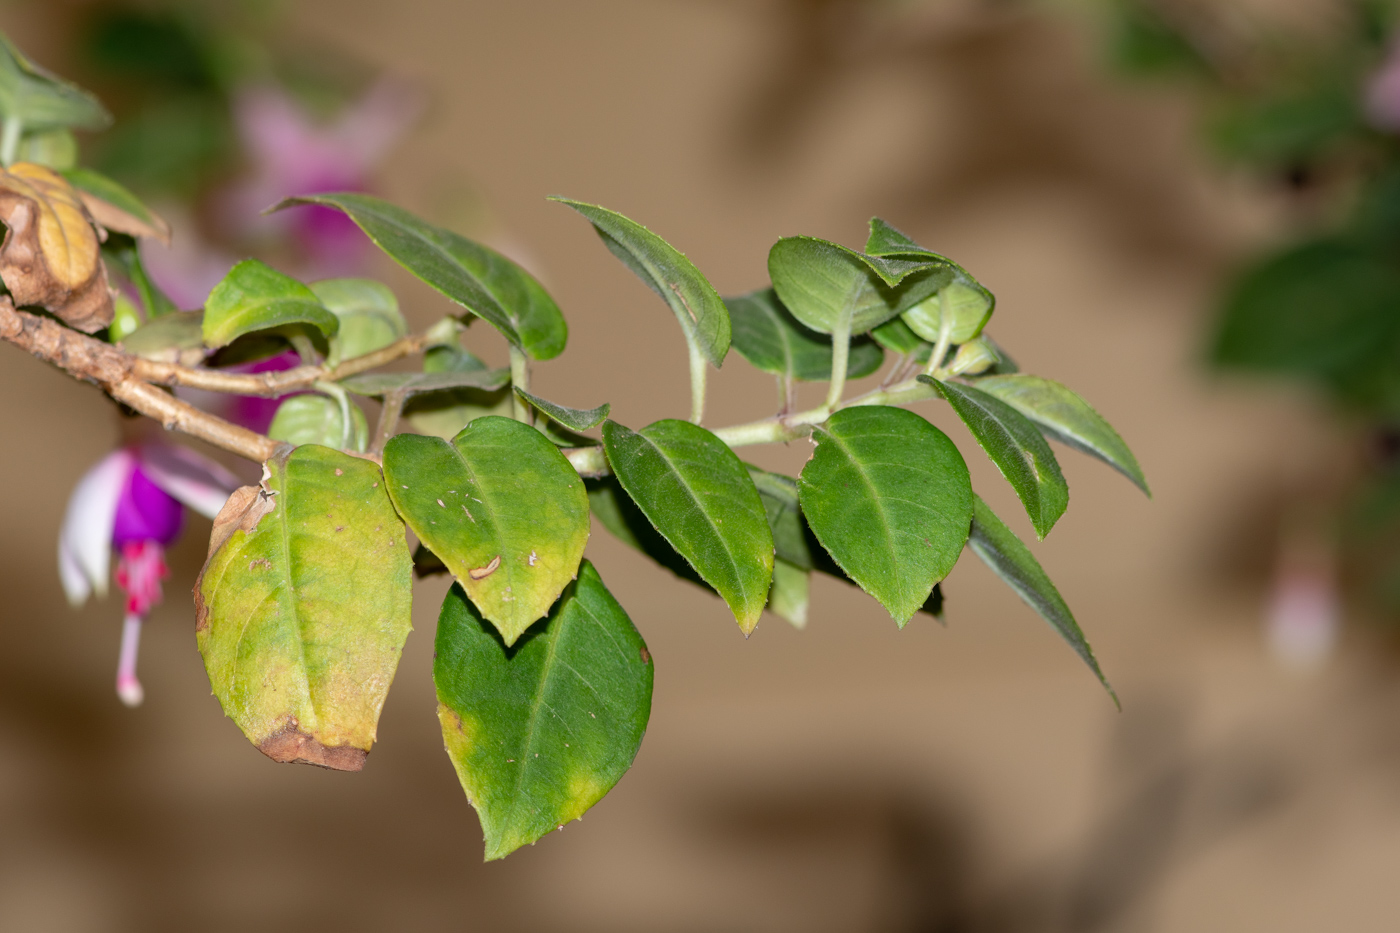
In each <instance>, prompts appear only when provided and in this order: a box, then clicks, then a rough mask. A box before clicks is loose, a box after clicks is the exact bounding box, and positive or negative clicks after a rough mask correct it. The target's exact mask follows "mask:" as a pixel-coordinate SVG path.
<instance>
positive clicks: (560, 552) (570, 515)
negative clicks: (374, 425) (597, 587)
mask: <svg viewBox="0 0 1400 933" xmlns="http://www.w3.org/2000/svg"><path fill="white" fill-rule="evenodd" d="M384 476H385V479H386V480H387V481H388V484H389V494H390V495H391V496H392V497H393V500H394V505H395V506H396V507H397V508H398V510H399V514H400V515H402V516H403V517H404V520H405V521H406V522H408V526H409V527H410V528H412V529H413V532H414V534H416V535H418V537H419V538H420V539H421V540H422V541H423V543H424V544H426V545H427V546H428V548H429V549H430V550H431V551H432V552H433V553H434V554H436V555H437V556H438V557H439V558H440V559H441V560H442V562H443V563H444V564H446V565H447V568H448V570H450V571H451V572H452V575H453V576H455V577H456V578H457V580H458V582H459V583H461V584H462V587H463V588H464V589H465V590H466V592H467V595H468V596H469V597H471V600H472V602H473V603H474V604H475V605H476V607H477V609H479V610H480V611H481V614H482V615H483V616H485V617H486V618H487V619H489V620H490V621H491V622H492V623H494V624H495V626H496V627H497V629H499V630H500V632H501V635H502V637H503V638H504V639H505V642H506V644H508V645H509V644H513V643H514V642H515V640H516V639H517V638H519V637H520V635H521V633H522V632H524V631H525V630H526V629H527V628H529V627H530V625H531V624H532V623H533V622H535V620H537V619H539V618H541V617H543V616H544V615H545V613H547V612H548V611H549V607H550V604H551V603H553V602H554V601H555V600H556V599H557V598H558V597H559V593H560V592H561V591H562V590H563V589H564V587H565V586H566V585H567V584H568V583H569V581H570V580H572V579H573V578H574V575H575V574H576V573H577V572H578V565H579V561H580V560H581V559H582V558H583V548H584V545H585V544H586V543H587V541H588V495H587V493H586V492H585V490H584V486H583V479H582V478H581V477H580V476H579V475H578V473H577V472H576V471H575V470H574V468H573V467H572V466H570V465H569V461H568V460H566V459H565V458H564V455H563V454H561V453H560V452H559V451H558V449H557V448H555V446H554V445H553V444H551V443H550V442H549V440H548V439H547V438H546V437H545V436H544V435H543V434H541V433H540V432H539V431H536V430H535V429H534V428H532V427H530V426H528V425H525V424H521V423H520V422H518V421H514V420H511V419H509V418H501V417H496V416H486V417H483V418H477V419H475V420H474V421H472V422H471V423H470V424H469V425H467V426H466V427H465V428H463V429H462V432H461V433H460V434H458V435H457V436H456V437H455V438H453V439H452V442H451V443H448V442H446V441H444V440H442V439H441V438H436V437H423V436H421V435H416V434H400V435H398V436H397V437H395V438H393V439H391V440H390V441H389V443H388V444H387V445H386V446H385V448H384Z"/></svg>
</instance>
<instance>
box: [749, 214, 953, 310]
mask: <svg viewBox="0 0 1400 933" xmlns="http://www.w3.org/2000/svg"><path fill="white" fill-rule="evenodd" d="M768 274H769V275H770V276H771V277H772V279H773V288H774V290H775V291H776V292H777V295H778V298H779V300H781V301H782V303H783V304H784V305H785V306H786V307H787V309H788V310H789V311H791V312H792V314H793V316H794V317H796V318H797V319H798V320H799V321H801V322H802V323H803V324H806V325H807V326H808V327H810V328H811V329H812V330H815V331H818V332H820V333H823V334H833V333H838V332H840V331H842V330H843V329H845V330H847V332H848V333H850V334H863V333H865V332H866V331H868V330H870V329H871V328H873V327H878V326H879V325H881V324H883V323H884V322H886V321H888V320H889V319H890V318H892V317H894V316H895V315H897V314H899V313H900V312H902V311H904V310H905V309H907V308H910V307H913V306H914V305H915V304H917V303H918V302H920V301H922V300H923V299H924V298H927V297H928V296H929V295H930V294H932V293H933V292H935V291H937V290H938V288H939V287H941V286H942V285H943V284H945V283H946V282H947V281H948V275H949V274H951V273H949V272H947V271H946V270H934V271H929V272H924V273H921V274H918V275H913V276H910V277H909V278H908V279H907V280H906V281H903V282H902V283H901V284H900V285H898V286H897V287H891V286H890V285H887V284H886V282H885V280H884V279H883V278H882V277H881V275H880V274H879V272H878V271H877V270H876V269H875V268H873V267H872V265H871V262H870V259H869V257H867V256H863V255H861V254H860V253H857V252H856V251H855V250H850V249H847V248H846V247H844V246H841V245H840V244H838V243H829V242H827V241H826V240H819V239H817V238H816V237H806V236H796V237H785V238H784V239H781V240H779V241H778V242H777V243H775V244H773V248H772V249H771V250H770V251H769V253H768Z"/></svg>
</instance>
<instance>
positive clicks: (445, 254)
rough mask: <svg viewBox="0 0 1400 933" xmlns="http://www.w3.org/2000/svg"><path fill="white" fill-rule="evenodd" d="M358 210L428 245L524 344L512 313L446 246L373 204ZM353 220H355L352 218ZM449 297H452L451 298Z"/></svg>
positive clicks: (513, 341) (518, 341)
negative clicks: (477, 290) (482, 295)
mask: <svg viewBox="0 0 1400 933" xmlns="http://www.w3.org/2000/svg"><path fill="white" fill-rule="evenodd" d="M326 200H329V199H326ZM353 203H356V204H357V205H363V204H364V202H361V201H359V200H358V199H356V201H355V202H353ZM357 209H358V210H361V211H363V212H364V213H365V214H367V215H369V216H372V217H374V218H375V219H376V220H378V221H380V222H381V223H384V224H387V225H389V226H392V227H395V228H397V229H398V230H399V231H401V232H402V233H404V234H405V235H407V236H409V237H411V238H413V239H415V240H418V241H419V242H421V243H424V244H426V245H427V246H428V247H429V248H431V250H432V251H433V252H435V253H436V254H437V255H438V258H439V259H442V260H444V263H445V265H447V266H448V268H449V269H452V268H455V269H456V271H457V272H458V274H460V275H461V276H463V277H464V278H466V279H468V280H470V281H471V282H472V283H473V284H475V285H476V286H477V287H478V288H480V289H481V291H483V292H485V293H486V295H487V296H488V297H489V298H490V299H491V301H492V303H494V304H495V305H496V310H497V311H499V312H500V314H501V316H502V317H503V318H505V319H506V320H507V321H508V322H509V323H510V326H511V327H510V329H511V331H512V333H511V334H509V335H507V336H510V337H514V338H515V339H514V340H512V341H511V342H512V343H517V344H518V343H520V342H522V341H521V337H520V332H519V329H518V328H517V327H516V323H517V322H516V319H515V318H514V317H513V316H512V315H511V313H510V312H509V311H507V310H506V309H505V308H504V307H503V306H502V305H501V303H500V300H499V299H497V297H496V295H495V293H494V292H492V291H491V289H490V288H488V287H487V286H486V283H485V282H482V281H481V280H480V279H478V278H477V277H476V276H474V275H472V274H470V273H468V272H466V271H465V270H462V269H461V268H460V266H461V260H460V259H458V258H457V257H456V256H454V255H453V254H452V252H451V250H449V249H448V248H447V247H446V246H444V245H442V244H441V243H438V242H437V241H435V240H433V239H430V238H429V237H428V235H427V234H425V233H422V232H420V231H418V230H414V229H413V228H412V227H409V226H406V225H404V224H403V223H402V222H400V221H399V220H398V219H396V218H392V217H390V216H389V215H387V214H383V213H380V212H379V211H378V210H377V209H376V207H375V206H374V205H373V204H371V205H370V206H369V207H364V206H359V207H357ZM352 219H353V218H352ZM447 232H450V231H447ZM449 297H450V296H449ZM451 300H453V301H456V299H455V298H453V299H451ZM458 303H459V304H460V302H458ZM463 307H466V306H465V305H463ZM467 310H469V311H474V310H475V309H472V308H468V309H467Z"/></svg>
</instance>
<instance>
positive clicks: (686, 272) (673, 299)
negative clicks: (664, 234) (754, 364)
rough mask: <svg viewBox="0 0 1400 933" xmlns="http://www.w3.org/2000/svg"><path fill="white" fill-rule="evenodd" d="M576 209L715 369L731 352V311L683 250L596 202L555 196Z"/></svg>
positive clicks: (559, 200) (560, 201) (556, 199)
mask: <svg viewBox="0 0 1400 933" xmlns="http://www.w3.org/2000/svg"><path fill="white" fill-rule="evenodd" d="M550 200H551V201H558V202H559V203H560V204H566V205H568V206H569V207H572V208H573V209H574V210H576V211H578V212H579V213H580V214H582V215H583V216H584V217H585V218H587V219H588V221H589V223H591V224H593V229H594V230H596V231H598V236H599V237H601V238H602V240H603V245H605V246H607V248H608V249H609V251H611V252H612V254H613V255H614V256H616V257H617V258H618V259H621V260H622V262H623V264H624V265H626V266H627V268H629V269H631V270H632V272H633V273H635V274H636V276H637V278H639V279H641V280H642V282H643V283H645V284H646V286H647V287H648V288H650V289H651V290H652V291H654V292H656V294H658V295H660V296H661V299H662V300H663V301H665V302H666V304H667V305H669V306H670V308H671V311H672V312H674V313H675V315H676V320H677V321H679V322H680V325H681V329H682V330H683V331H684V332H685V335H686V340H688V341H690V342H692V343H694V344H696V345H698V346H699V347H700V349H701V351H702V352H703V353H704V354H705V358H706V359H708V360H709V361H710V363H711V364H713V365H714V367H715V368H716V369H718V368H719V367H720V366H721V365H722V364H723V363H724V355H725V354H726V353H728V352H729V312H728V311H727V310H726V309H725V307H724V301H723V299H721V298H720V297H719V292H717V291H715V289H714V286H713V285H711V284H710V283H709V280H707V279H706V278H705V276H703V275H702V274H701V273H700V270H699V269H697V268H695V264H694V263H693V262H691V261H690V260H689V259H687V258H686V256H685V254H684V253H682V252H681V251H680V250H678V249H676V248H675V247H674V246H672V245H671V244H670V243H667V242H666V241H665V240H663V239H662V238H661V237H659V236H657V235H656V234H654V233H652V232H651V231H650V230H648V229H647V228H646V227H643V226H642V225H641V224H639V223H637V222H636V221H634V220H629V219H628V218H626V217H624V216H622V215H621V214H619V213H617V212H616V211H610V210H608V209H607V208H605V207H598V206H597V205H596V204H585V203H584V202H582V201H571V200H569V199H568V198H560V197H554V198H550Z"/></svg>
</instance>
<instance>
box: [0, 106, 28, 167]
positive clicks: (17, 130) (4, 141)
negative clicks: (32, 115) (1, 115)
mask: <svg viewBox="0 0 1400 933" xmlns="http://www.w3.org/2000/svg"><path fill="white" fill-rule="evenodd" d="M23 133H24V121H23V120H21V119H20V118H19V117H14V116H10V117H6V118H5V121H4V126H3V129H0V164H3V165H4V166H5V167H6V168H9V167H10V166H11V165H13V164H14V162H15V157H16V156H18V155H19V138H20V136H21V135H22V134H23Z"/></svg>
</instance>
